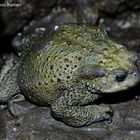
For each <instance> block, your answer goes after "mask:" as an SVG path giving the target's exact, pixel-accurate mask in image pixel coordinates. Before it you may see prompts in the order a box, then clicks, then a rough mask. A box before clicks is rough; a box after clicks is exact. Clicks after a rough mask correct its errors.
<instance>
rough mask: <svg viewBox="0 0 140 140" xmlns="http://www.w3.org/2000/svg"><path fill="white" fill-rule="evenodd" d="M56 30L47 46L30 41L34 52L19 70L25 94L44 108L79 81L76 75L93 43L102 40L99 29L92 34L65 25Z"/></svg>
mask: <svg viewBox="0 0 140 140" xmlns="http://www.w3.org/2000/svg"><path fill="white" fill-rule="evenodd" d="M77 27H78V28H77ZM55 29H56V30H55V34H54V35H53V36H52V37H51V38H50V39H49V40H48V41H47V42H46V41H44V42H43V43H37V41H38V40H37V39H36V38H37V37H31V36H30V37H27V38H26V40H27V39H28V40H29V39H30V41H33V43H30V44H31V45H29V44H28V47H30V50H29V51H27V50H28V49H27V50H26V53H25V54H24V55H23V58H22V60H21V64H20V68H19V76H18V79H19V80H18V81H19V82H18V83H19V86H20V88H21V90H22V91H23V92H24V94H25V96H27V97H28V98H30V97H31V98H32V97H33V96H35V98H32V99H35V100H36V99H37V102H41V103H42V104H46V103H50V102H51V101H52V100H53V99H54V98H56V96H58V95H59V93H60V92H61V91H62V90H63V89H65V88H67V87H68V85H69V84H70V83H72V82H73V81H74V80H75V79H76V74H75V71H76V70H77V69H78V67H79V66H80V65H81V63H82V61H83V59H84V58H85V56H87V55H88V53H89V48H90V47H91V46H94V45H95V44H94V42H93V41H91V40H94V38H98V39H99V38H100V37H102V34H101V32H100V31H99V28H95V29H94V30H93V29H92V30H91V28H88V26H84V25H83V26H77V25H73V26H71V25H61V26H56V27H55ZM97 36H99V37H97ZM44 38H45V37H44V36H43V37H42V40H45V39H44ZM33 45H34V46H33ZM35 102H36V101H35Z"/></svg>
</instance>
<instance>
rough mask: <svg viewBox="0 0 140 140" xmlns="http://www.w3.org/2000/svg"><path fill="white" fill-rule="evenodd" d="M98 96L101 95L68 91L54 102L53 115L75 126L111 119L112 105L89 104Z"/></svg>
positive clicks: (52, 106)
mask: <svg viewBox="0 0 140 140" xmlns="http://www.w3.org/2000/svg"><path fill="white" fill-rule="evenodd" d="M97 98H99V95H96V94H91V93H88V94H87V93H75V92H67V93H65V94H63V95H62V96H60V97H59V98H57V99H56V100H55V101H54V102H53V103H52V105H51V112H52V115H54V116H55V117H57V118H60V119H61V120H62V121H63V122H64V123H66V124H68V125H70V126H74V127H81V126H85V125H89V124H91V123H93V122H97V121H102V120H105V119H109V118H110V117H111V114H112V111H111V109H110V107H108V106H106V105H88V103H91V102H93V101H94V100H96V99H97Z"/></svg>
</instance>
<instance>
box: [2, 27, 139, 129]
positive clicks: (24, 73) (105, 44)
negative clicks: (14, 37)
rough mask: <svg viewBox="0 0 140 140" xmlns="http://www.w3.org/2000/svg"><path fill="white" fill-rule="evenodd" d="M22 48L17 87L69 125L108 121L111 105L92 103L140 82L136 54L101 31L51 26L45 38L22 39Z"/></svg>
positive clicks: (16, 81)
mask: <svg viewBox="0 0 140 140" xmlns="http://www.w3.org/2000/svg"><path fill="white" fill-rule="evenodd" d="M22 49H23V50H22V51H23V52H22V57H21V60H20V62H19V64H18V66H16V73H17V76H16V80H15V82H14V84H15V83H17V84H16V85H17V89H18V90H20V91H21V92H22V93H23V94H24V96H25V97H26V98H28V99H29V100H30V101H32V102H34V103H36V104H39V105H43V106H47V105H49V106H50V110H51V113H52V115H53V116H54V117H57V118H59V119H60V120H62V121H63V122H64V123H66V124H68V125H70V126H74V127H81V126H85V125H89V124H91V123H93V122H97V121H102V120H104V119H109V118H110V117H111V112H112V110H111V109H110V107H108V106H107V105H103V104H101V105H95V104H92V103H93V102H94V101H95V100H96V99H98V98H99V97H101V96H102V94H107V93H115V92H118V91H122V90H126V89H128V88H130V87H132V86H134V85H136V84H137V83H138V82H139V69H138V67H137V61H138V56H137V54H136V53H135V52H132V51H129V50H127V49H126V48H125V47H124V46H122V45H119V44H117V43H115V42H113V41H112V40H110V39H109V38H108V37H107V35H106V33H105V32H104V31H103V30H102V29H101V28H100V27H93V26H88V25H77V24H63V25H59V26H55V27H54V29H53V30H52V34H51V35H50V36H49V37H48V36H47V35H46V34H45V33H44V34H40V35H29V36H27V37H25V38H23V46H22ZM18 90H17V91H18ZM1 92H2V90H1ZM11 92H12V90H11ZM14 92H15V90H14ZM0 94H1V93H0ZM2 95H4V94H2ZM1 98H2V96H0V99H1ZM89 104H90V105H89Z"/></svg>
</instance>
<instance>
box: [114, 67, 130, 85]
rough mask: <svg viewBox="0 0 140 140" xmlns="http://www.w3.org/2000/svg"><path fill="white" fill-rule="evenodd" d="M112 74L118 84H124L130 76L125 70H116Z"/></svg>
mask: <svg viewBox="0 0 140 140" xmlns="http://www.w3.org/2000/svg"><path fill="white" fill-rule="evenodd" d="M112 72H113V74H114V75H115V80H116V81H117V82H123V81H124V80H125V79H126V77H127V75H128V72H127V71H126V70H125V69H115V70H113V71H112Z"/></svg>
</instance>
